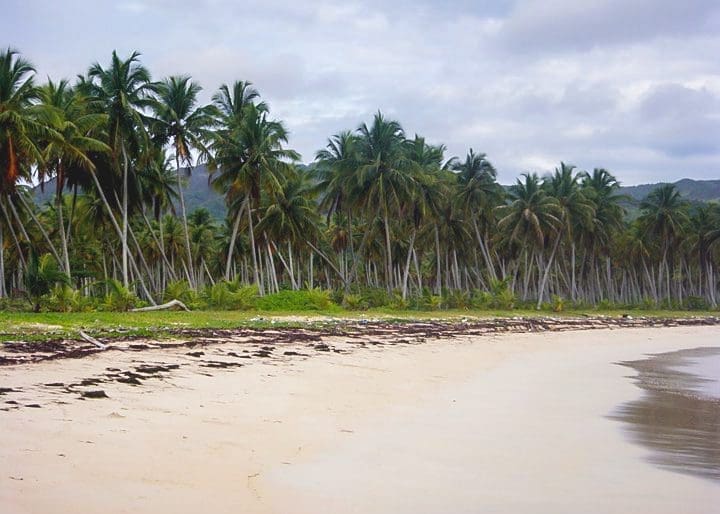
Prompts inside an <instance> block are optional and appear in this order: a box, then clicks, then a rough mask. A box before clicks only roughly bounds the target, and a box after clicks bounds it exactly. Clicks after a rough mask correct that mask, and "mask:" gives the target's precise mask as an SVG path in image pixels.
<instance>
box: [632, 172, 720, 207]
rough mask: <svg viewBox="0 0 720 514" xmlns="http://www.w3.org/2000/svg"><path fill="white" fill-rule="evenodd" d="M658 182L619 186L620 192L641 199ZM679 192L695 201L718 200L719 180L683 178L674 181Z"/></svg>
mask: <svg viewBox="0 0 720 514" xmlns="http://www.w3.org/2000/svg"><path fill="white" fill-rule="evenodd" d="M661 184H663V183H659V184H640V185H637V186H626V187H623V188H621V190H622V193H623V194H626V195H628V196H629V197H631V198H633V199H634V200H642V199H643V198H645V197H646V196H647V195H648V193H650V191H652V190H653V189H655V188H656V187H658V186H660V185H661ZM674 185H675V187H676V188H677V190H678V191H679V192H680V194H681V195H682V196H683V197H685V198H686V199H688V200H691V201H696V202H710V201H713V200H715V201H720V180H692V179H689V178H684V179H681V180H678V181H677V182H674Z"/></svg>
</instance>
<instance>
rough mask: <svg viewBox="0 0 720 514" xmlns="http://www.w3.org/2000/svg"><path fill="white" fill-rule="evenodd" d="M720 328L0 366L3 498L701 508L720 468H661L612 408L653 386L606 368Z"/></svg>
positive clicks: (81, 507)
mask: <svg viewBox="0 0 720 514" xmlns="http://www.w3.org/2000/svg"><path fill="white" fill-rule="evenodd" d="M719 335H720V330H719V329H718V328H717V327H676V328H661V329H647V328H634V329H614V330H593V331H580V332H575V331H571V332H556V333H543V334H505V335H484V336H482V335H465V336H464V335H462V334H460V333H457V334H454V337H453V338H452V339H436V338H433V337H409V338H407V339H406V340H403V341H401V342H398V341H397V337H396V338H395V343H394V344H383V343H382V341H381V340H378V338H377V337H370V338H368V339H364V338H363V336H362V335H359V336H354V337H347V336H336V337H329V336H328V337H322V338H320V340H317V339H315V338H311V339H310V340H309V341H298V342H292V341H285V342H284V343H283V345H282V348H278V347H277V346H275V345H268V344H267V343H265V342H260V341H252V340H251V341H248V340H242V341H240V340H238V341H235V342H229V343H225V344H222V345H217V344H209V345H206V346H202V347H199V348H188V347H187V346H176V347H172V346H167V347H158V348H150V349H149V350H148V351H142V352H133V351H128V352H102V353H96V354H94V355H90V356H86V357H84V358H81V359H55V360H48V361H43V362H37V363H33V364H22V365H12V366H4V367H0V391H2V395H0V406H3V408H4V409H8V410H3V411H0V440H2V444H1V445H0V506H2V512H3V513H5V512H7V513H10V514H16V513H17V514H21V513H46V512H56V513H61V514H62V513H76V512H84V513H100V512H103V513H105V512H114V513H122V512H133V513H145V512H147V513H150V512H153V513H157V512H179V513H185V512H188V513H190V512H197V511H198V510H201V511H203V512H208V513H210V512H212V513H225V512H228V513H230V512H233V513H237V512H243V513H298V514H300V513H302V514H305V513H308V514H309V513H317V512H362V513H369V512H372V513H399V514H403V513H414V514H416V513H446V512H453V513H471V512H472V513H477V512H484V513H486V512H489V513H493V512H494V513H506V512H507V513H510V512H513V513H515V512H534V513H545V512H546V513H556V514H557V513H571V512H572V513H576V512H584V513H603V514H604V513H607V512H613V513H621V512H627V513H636V512H653V513H661V514H662V513H665V512H667V513H671V512H672V513H676V512H685V513H693V512H698V513H699V512H703V513H705V512H709V511H711V510H712V508H714V507H712V506H714V505H717V504H718V503H719V502H720V482H718V481H717V480H713V479H709V478H707V477H705V478H702V477H697V476H694V475H688V474H684V473H677V472H676V471H674V470H672V469H668V468H667V467H663V466H658V465H655V464H654V463H653V462H652V458H651V457H652V456H653V450H651V449H650V448H648V447H645V446H643V445H640V444H636V442H635V441H634V440H633V439H632V438H629V437H627V434H626V431H625V430H623V428H622V426H623V422H620V421H618V420H617V419H614V417H613V415H614V413H617V409H618V408H620V406H622V405H624V404H627V402H632V401H637V400H640V399H642V398H643V396H644V395H645V394H646V392H645V391H643V389H641V388H639V387H638V386H637V385H636V383H635V381H634V380H633V377H635V376H636V375H637V372H636V371H635V370H634V369H631V368H628V367H627V366H620V365H617V364H614V363H617V362H620V361H637V360H642V359H644V358H645V357H646V356H647V355H648V354H655V353H662V352H670V351H676V350H681V349H687V348H703V347H705V348H708V347H717V346H718V342H719V338H718V336H719ZM318 346H319V349H318ZM263 348H266V349H263ZM258 354H259V355H258ZM248 357H250V358H248ZM252 357H256V358H252ZM213 363H214V364H213ZM218 363H221V364H218ZM222 363H224V364H222ZM98 392H102V395H100V394H99V393H98ZM93 396H102V397H93ZM104 396H107V398H105V397H104ZM8 402H14V403H8Z"/></svg>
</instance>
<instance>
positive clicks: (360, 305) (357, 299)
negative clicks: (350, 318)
mask: <svg viewBox="0 0 720 514" xmlns="http://www.w3.org/2000/svg"><path fill="white" fill-rule="evenodd" d="M342 306H343V307H345V308H346V309H349V310H351V311H359V310H365V309H367V303H365V302H364V301H363V299H362V297H361V296H360V295H359V294H351V293H346V294H345V295H344V296H343V299H342Z"/></svg>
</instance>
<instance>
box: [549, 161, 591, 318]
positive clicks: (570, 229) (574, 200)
mask: <svg viewBox="0 0 720 514" xmlns="http://www.w3.org/2000/svg"><path fill="white" fill-rule="evenodd" d="M583 176H584V174H577V173H575V166H573V165H568V164H565V163H564V162H561V163H560V167H559V168H555V173H554V174H553V175H551V176H550V177H548V178H547V180H545V181H544V182H543V186H544V187H545V189H547V191H548V193H549V194H550V195H551V196H552V197H553V198H554V199H555V201H556V202H557V205H558V211H559V212H558V218H559V221H560V223H559V224H558V226H557V227H556V235H555V243H554V244H553V247H552V250H551V252H550V256H549V258H548V262H547V264H546V266H545V270H544V272H543V278H542V281H541V283H540V290H539V291H538V309H539V308H540V306H541V304H542V298H543V293H544V291H545V285H546V284H547V280H548V276H549V274H550V269H551V267H552V265H553V261H554V259H555V256H556V254H557V250H558V247H559V245H560V242H561V241H562V239H563V238H565V239H566V240H567V241H568V242H569V243H570V245H571V248H572V257H573V262H572V263H571V266H572V267H573V270H574V267H575V262H574V256H575V243H576V233H577V232H584V231H588V230H590V228H591V225H592V221H593V215H594V213H595V207H594V204H593V202H592V201H591V200H589V199H588V198H587V197H586V196H585V194H584V191H583V189H582V188H581V187H580V179H581V178H582V177H583Z"/></svg>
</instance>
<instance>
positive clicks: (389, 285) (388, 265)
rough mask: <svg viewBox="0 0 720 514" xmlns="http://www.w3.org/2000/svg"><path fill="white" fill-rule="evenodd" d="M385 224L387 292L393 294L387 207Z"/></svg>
mask: <svg viewBox="0 0 720 514" xmlns="http://www.w3.org/2000/svg"><path fill="white" fill-rule="evenodd" d="M383 219H384V222H385V251H386V256H387V262H386V263H385V266H386V267H385V277H386V280H387V290H388V293H391V292H392V290H393V278H392V253H391V252H392V250H391V248H390V220H388V212H387V206H386V207H385V212H384V216H383Z"/></svg>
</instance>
